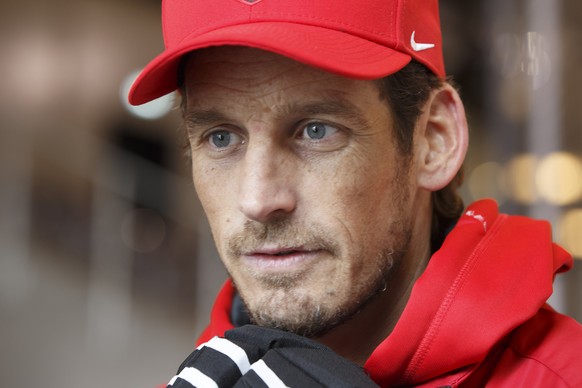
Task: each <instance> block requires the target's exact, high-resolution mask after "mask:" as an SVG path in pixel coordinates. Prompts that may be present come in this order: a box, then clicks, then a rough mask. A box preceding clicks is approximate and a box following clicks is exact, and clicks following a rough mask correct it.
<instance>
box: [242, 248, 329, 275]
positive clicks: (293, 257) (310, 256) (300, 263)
mask: <svg viewBox="0 0 582 388" xmlns="http://www.w3.org/2000/svg"><path fill="white" fill-rule="evenodd" d="M322 253H323V251H322V250H320V249H309V248H305V247H275V246H271V247H269V246H263V247H260V248H258V249H256V250H253V251H251V252H248V253H245V254H243V255H242V259H243V260H244V261H245V262H246V263H247V264H248V265H250V266H252V267H254V268H255V269H259V270H266V271H289V270H293V269H300V268H304V267H305V266H307V265H309V264H310V263H312V262H314V261H315V260H316V259H317V258H318V257H319V256H320V255H321V254H322Z"/></svg>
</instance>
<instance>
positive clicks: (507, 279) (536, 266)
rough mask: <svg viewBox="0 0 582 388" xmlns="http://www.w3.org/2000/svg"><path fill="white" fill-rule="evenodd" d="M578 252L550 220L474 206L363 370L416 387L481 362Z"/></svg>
mask: <svg viewBox="0 0 582 388" xmlns="http://www.w3.org/2000/svg"><path fill="white" fill-rule="evenodd" d="M571 266H572V257H571V256H570V255H569V254H568V253H567V252H566V251H564V250H563V249H562V248H560V247H559V246H557V245H555V244H553V243H552V233H551V228H550V225H549V223H547V222H545V221H536V220H532V219H529V218H526V217H519V216H508V215H505V214H499V212H498V208H497V204H496V203H495V202H494V201H492V200H482V201H479V202H476V203H474V204H472V205H471V206H470V207H469V208H468V209H467V211H466V212H465V214H464V215H463V216H462V217H461V218H460V219H459V222H458V223H457V225H456V226H455V228H454V229H453V230H452V231H451V233H449V235H448V236H447V238H446V240H445V241H444V243H443V245H442V247H441V249H440V250H439V251H437V252H436V253H435V254H434V255H433V257H432V258H431V260H430V262H429V264H428V266H427V268H426V270H425V272H424V273H423V274H422V275H421V277H420V278H419V279H418V280H417V282H416V283H415V285H414V287H413V289H412V292H411V296H410V299H409V301H408V303H407V305H406V308H405V309H404V312H403V314H402V316H401V318H400V319H399V321H398V323H397V325H396V327H395V328H394V330H393V332H392V334H390V336H388V337H387V338H386V339H385V340H384V341H383V342H382V343H381V344H380V345H379V346H378V347H377V348H376V350H375V351H374V352H373V353H372V355H371V357H370V358H369V359H368V361H367V362H366V365H365V368H366V369H367V371H368V372H369V373H370V375H371V377H372V379H373V380H374V381H376V382H377V383H379V384H380V385H382V386H388V385H390V386H392V385H414V384H421V383H422V382H426V381H429V380H430V379H433V378H435V377H436V376H442V375H444V374H448V373H454V371H457V370H459V369H463V368H467V367H471V366H472V365H476V364H478V363H479V362H480V361H482V360H483V359H484V358H485V357H486V355H487V354H488V352H489V351H490V350H491V349H492V348H493V347H494V346H495V345H496V344H498V343H499V342H500V341H501V340H502V339H503V338H504V337H506V336H507V335H508V334H509V333H510V332H511V331H512V330H513V329H515V328H516V327H518V326H519V325H520V324H521V323H523V322H524V321H526V320H528V319H529V318H531V317H532V316H533V315H534V314H535V313H536V312H537V311H538V310H539V309H540V308H541V307H542V306H543V305H544V304H545V302H546V300H547V299H548V298H549V296H550V295H551V294H552V283H553V279H554V275H555V274H556V273H558V272H563V271H566V270H568V269H569V268H570V267H571Z"/></svg>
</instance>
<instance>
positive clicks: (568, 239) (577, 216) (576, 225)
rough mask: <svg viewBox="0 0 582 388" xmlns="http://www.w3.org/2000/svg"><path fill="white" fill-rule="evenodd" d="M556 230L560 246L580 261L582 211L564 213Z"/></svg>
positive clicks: (575, 210) (581, 249)
mask: <svg viewBox="0 0 582 388" xmlns="http://www.w3.org/2000/svg"><path fill="white" fill-rule="evenodd" d="M558 229H559V233H560V242H561V243H562V245H564V247H565V248H566V249H567V250H569V251H570V253H572V255H574V256H575V257H576V258H578V259H582V232H581V231H582V209H574V210H570V211H569V212H567V213H565V214H564V216H563V217H562V219H561V220H560V222H559V224H558Z"/></svg>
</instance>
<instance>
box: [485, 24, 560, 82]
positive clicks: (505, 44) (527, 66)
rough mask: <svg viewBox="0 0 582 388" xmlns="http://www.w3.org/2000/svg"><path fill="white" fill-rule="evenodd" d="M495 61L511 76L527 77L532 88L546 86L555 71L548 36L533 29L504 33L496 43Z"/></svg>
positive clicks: (494, 49)
mask: <svg viewBox="0 0 582 388" xmlns="http://www.w3.org/2000/svg"><path fill="white" fill-rule="evenodd" d="M492 60H493V65H494V68H495V69H497V71H498V72H499V73H500V74H501V75H502V76H503V77H504V78H507V79H515V78H520V77H521V78H523V79H524V80H527V84H528V86H529V87H530V89H531V90H534V91H535V90H538V89H540V88H541V87H542V86H544V85H545V84H546V83H547V82H548V80H549V79H550V76H551V74H552V61H551V59H550V55H549V54H548V47H547V44H546V40H545V38H544V36H543V35H542V34H540V33H538V32H534V31H530V32H527V33H525V35H523V37H518V36H516V35H514V34H509V33H507V34H501V35H499V36H498V37H497V39H496V41H495V45H494V47H493V56H492Z"/></svg>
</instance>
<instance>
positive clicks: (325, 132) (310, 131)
mask: <svg viewBox="0 0 582 388" xmlns="http://www.w3.org/2000/svg"><path fill="white" fill-rule="evenodd" d="M337 131H338V129H337V128H335V127H333V126H331V125H329V124H324V123H317V122H314V123H309V124H307V125H306V126H305V128H304V129H303V138H305V139H311V140H321V139H323V138H325V137H329V136H331V135H333V134H334V133H336V132H337Z"/></svg>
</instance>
